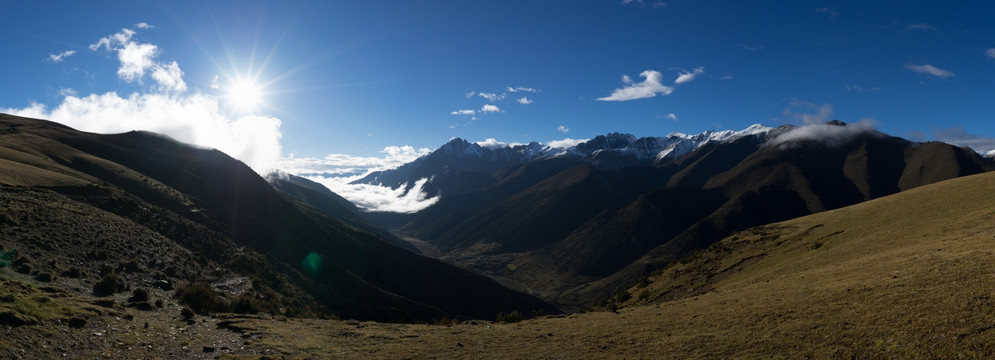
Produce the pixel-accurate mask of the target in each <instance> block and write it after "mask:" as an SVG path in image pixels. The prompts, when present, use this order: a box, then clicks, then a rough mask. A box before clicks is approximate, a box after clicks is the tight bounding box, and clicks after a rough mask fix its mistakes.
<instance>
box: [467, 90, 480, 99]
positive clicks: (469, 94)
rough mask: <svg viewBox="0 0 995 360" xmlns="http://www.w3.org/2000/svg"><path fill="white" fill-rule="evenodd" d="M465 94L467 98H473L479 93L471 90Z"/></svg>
mask: <svg viewBox="0 0 995 360" xmlns="http://www.w3.org/2000/svg"><path fill="white" fill-rule="evenodd" d="M465 95H466V98H467V99H469V98H472V97H473V96H474V95H477V92H476V91H471V92H468V93H466V94H465Z"/></svg>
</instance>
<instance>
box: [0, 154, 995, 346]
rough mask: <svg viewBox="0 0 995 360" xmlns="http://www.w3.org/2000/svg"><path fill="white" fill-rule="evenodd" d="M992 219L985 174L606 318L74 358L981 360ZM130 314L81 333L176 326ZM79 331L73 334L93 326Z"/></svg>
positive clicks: (753, 251) (790, 233)
mask: <svg viewBox="0 0 995 360" xmlns="http://www.w3.org/2000/svg"><path fill="white" fill-rule="evenodd" d="M993 217H995V173H990V174H982V175H977V176H971V177H966V178H960V179H954V180H950V181H945V182H942V183H938V184H935V185H930V186H925V187H921V188H917V189H913V190H909V191H906V192H903V193H901V194H898V195H895V196H891V197H886V198H881V199H878V200H873V201H869V202H866V203H863V204H859V205H855V206H851V207H847V208H843V209H838V210H835V211H830V212H825V213H820V214H816V215H812V216H807V217H803V218H799V219H795V220H791V221H786V222H782V223H777V224H771V225H767V226H763V227H759V228H754V229H750V230H747V231H744V232H741V233H739V234H736V235H734V236H732V237H730V238H727V239H725V240H723V241H721V242H719V243H717V244H716V245H715V246H713V247H711V248H709V249H708V250H706V251H703V252H701V253H699V254H697V256H695V257H694V258H693V259H691V260H689V261H685V262H684V263H680V264H676V265H674V266H672V267H670V268H668V269H666V270H665V271H662V272H661V273H659V274H658V275H657V276H654V277H653V278H651V282H650V283H649V284H648V285H646V286H645V287H640V288H632V289H630V290H629V291H630V293H632V294H633V297H632V299H631V300H629V301H628V302H626V303H624V304H622V305H623V306H622V309H621V310H619V311H618V312H617V313H612V312H594V313H585V314H573V315H569V316H560V317H545V318H539V319H533V320H528V321H523V322H519V323H514V324H501V323H489V322H469V323H462V324H457V325H452V326H444V325H410V324H385V323H374V322H356V321H331V320H293V319H291V320H286V319H280V318H272V317H269V316H246V317H230V318H215V319H203V318H199V319H198V320H197V323H196V324H197V325H196V327H190V328H191V329H196V330H195V331H190V330H188V331H186V332H184V333H183V336H177V337H175V338H172V339H171V338H168V337H164V338H162V339H155V340H154V341H155V342H154V346H155V349H156V350H155V351H154V352H151V353H150V352H149V350H146V349H144V348H142V349H138V348H135V352H129V351H128V350H122V349H126V348H127V347H128V346H142V345H143V344H144V342H151V341H153V340H150V339H147V340H140V341H136V340H133V339H132V340H129V338H128V337H126V336H132V337H134V335H127V334H128V332H122V333H120V334H118V333H111V334H110V335H107V336H108V337H107V338H101V341H102V342H101V344H111V345H109V346H111V347H115V346H116V345H114V344H119V343H120V344H126V346H125V348H117V347H115V348H114V349H115V352H110V351H109V350H105V349H102V348H100V346H99V345H94V346H93V347H90V348H87V349H86V351H83V352H81V354H108V356H111V357H128V356H139V357H142V356H150V354H160V355H161V356H163V357H177V358H181V357H190V356H194V355H198V356H208V357H210V356H214V355H222V356H232V357H247V358H259V357H261V356H270V357H276V358H279V357H284V358H562V359H576V358H653V359H659V358H675V359H687V358H747V359H749V358H791V359H794V358H805V357H812V358H851V357H856V358H958V357H962V358H991V357H993V356H995V300H993V298H995V286H993V284H995V221H993V220H995V219H993ZM643 292H645V295H641V293H643ZM60 301H61V300H60ZM177 310H178V309H173V310H170V311H174V312H178V311H177ZM131 313H132V314H134V315H135V319H134V320H133V321H129V322H124V321H121V320H117V319H106V320H99V319H93V321H92V322H91V323H92V324H102V323H108V324H111V325H112V326H113V324H122V325H119V326H130V327H131V328H136V329H135V330H128V331H130V332H132V333H138V334H144V333H145V331H143V330H139V329H138V328H140V324H142V322H143V321H150V322H151V323H152V329H170V328H172V329H174V330H175V329H177V328H181V327H183V325H182V324H178V323H176V322H177V321H178V320H176V319H177V315H175V314H164V313H160V312H151V313H143V312H131ZM91 323H88V325H87V328H85V329H84V331H93V330H92V328H91V327H92V326H94V325H91ZM215 324H219V325H222V326H221V327H218V326H215ZM40 329H41V326H40V325H35V326H31V325H28V326H22V327H18V328H14V329H13V330H11V329H8V330H7V331H8V332H7V333H8V334H9V333H11V331H13V332H14V333H16V334H17V335H23V334H44V333H43V332H42V330H40ZM60 329H65V331H67V333H68V334H72V332H73V331H74V330H72V329H68V328H65V327H60ZM233 330H234V332H233ZM156 331H158V330H156ZM177 331H179V330H177ZM152 333H154V331H153V332H152ZM83 335H86V334H83ZM240 337H241V338H240ZM69 338H73V339H85V338H88V337H86V336H79V337H77V336H72V337H69ZM233 339H239V340H237V343H236V342H233V341H236V340H233ZM219 341H223V342H225V343H226V344H230V345H228V346H229V348H228V349H227V350H222V349H220V348H219V349H218V350H217V352H214V353H202V352H201V351H200V349H199V348H192V347H193V346H194V345H198V346H199V345H200V344H216V343H218V342H219ZM51 346H59V344H51ZM184 346H186V347H187V348H186V349H184V348H183V347H184ZM204 346H206V345H204ZM156 356H158V355H156Z"/></svg>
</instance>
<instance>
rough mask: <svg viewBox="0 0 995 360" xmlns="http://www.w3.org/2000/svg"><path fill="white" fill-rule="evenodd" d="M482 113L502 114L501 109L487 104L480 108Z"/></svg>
mask: <svg viewBox="0 0 995 360" xmlns="http://www.w3.org/2000/svg"><path fill="white" fill-rule="evenodd" d="M480 112H501V109H500V108H498V107H497V106H495V105H491V104H486V105H484V106H483V107H481V108H480Z"/></svg>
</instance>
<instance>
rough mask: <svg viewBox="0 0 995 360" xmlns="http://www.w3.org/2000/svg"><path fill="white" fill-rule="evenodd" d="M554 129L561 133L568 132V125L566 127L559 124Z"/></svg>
mask: <svg viewBox="0 0 995 360" xmlns="http://www.w3.org/2000/svg"><path fill="white" fill-rule="evenodd" d="M556 131H559V132H561V133H568V132H570V128H568V127H566V126H564V125H560V126H557V127H556Z"/></svg>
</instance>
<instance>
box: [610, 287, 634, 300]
mask: <svg viewBox="0 0 995 360" xmlns="http://www.w3.org/2000/svg"><path fill="white" fill-rule="evenodd" d="M631 298H632V294H629V291H628V290H625V289H622V290H619V291H618V292H617V293H615V295H613V296H612V300H615V302H617V303H624V302H626V301H627V300H629V299H631Z"/></svg>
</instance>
